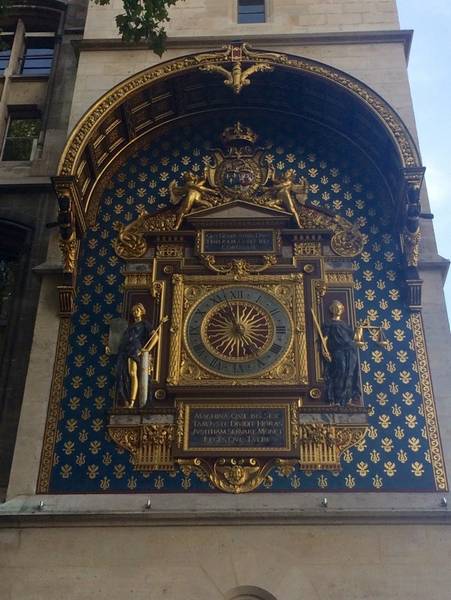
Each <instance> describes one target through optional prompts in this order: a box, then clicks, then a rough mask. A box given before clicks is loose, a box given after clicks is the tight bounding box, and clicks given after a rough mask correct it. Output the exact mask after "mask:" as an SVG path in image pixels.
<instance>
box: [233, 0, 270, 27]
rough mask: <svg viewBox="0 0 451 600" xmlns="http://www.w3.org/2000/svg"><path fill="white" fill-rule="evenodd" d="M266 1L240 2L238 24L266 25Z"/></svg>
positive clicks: (239, 0) (250, 0) (240, 0)
mask: <svg viewBox="0 0 451 600" xmlns="http://www.w3.org/2000/svg"><path fill="white" fill-rule="evenodd" d="M264 22H265V0H238V23H264Z"/></svg>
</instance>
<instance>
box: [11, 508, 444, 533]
mask: <svg viewBox="0 0 451 600" xmlns="http://www.w3.org/2000/svg"><path fill="white" fill-rule="evenodd" d="M208 525H214V526H217V525H222V526H242V525H253V526H259V525H260V526H271V525H278V526H280V525H282V526H283V525H290V526H293V525H297V526H302V525H304V526H311V525H323V526H324V525H451V514H450V513H449V512H447V511H446V509H439V508H437V509H435V510H405V511H393V510H392V511H390V510H373V511H369V510H361V511H330V510H325V509H323V510H322V511H320V510H315V511H307V510H289V511H283V510H281V511H276V510H267V511H262V510H254V511H250V510H249V511H243V510H236V509H235V510H229V511H227V512H225V511H205V512H202V513H201V512H192V511H152V510H150V511H147V510H142V511H141V512H128V511H123V512H110V513H108V512H75V511H74V512H70V513H69V512H67V513H62V512H60V513H51V512H49V513H45V512H33V513H26V514H18V513H15V514H14V513H10V514H7V513H6V514H1V515H0V529H16V528H18V529H22V528H28V527H31V528H36V527H136V526H140V527H143V526H144V527H162V526H171V527H173V526H179V527H194V526H208Z"/></svg>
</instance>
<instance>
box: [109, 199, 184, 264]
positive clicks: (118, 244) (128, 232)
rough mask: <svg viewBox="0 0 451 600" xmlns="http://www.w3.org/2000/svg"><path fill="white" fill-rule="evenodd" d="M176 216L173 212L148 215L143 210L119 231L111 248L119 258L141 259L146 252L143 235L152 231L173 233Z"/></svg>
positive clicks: (145, 242)
mask: <svg viewBox="0 0 451 600" xmlns="http://www.w3.org/2000/svg"><path fill="white" fill-rule="evenodd" d="M176 220H177V215H176V213H174V212H173V211H164V212H161V213H157V214H155V215H150V214H149V213H148V212H147V211H145V210H144V209H143V210H141V211H139V217H138V218H137V219H136V220H135V221H132V222H131V223H129V224H128V225H125V226H123V227H121V228H120V229H119V234H118V238H117V239H116V240H114V241H113V247H114V250H115V252H116V254H117V255H118V256H120V257H121V258H125V259H126V260H127V259H133V258H142V257H143V256H144V255H145V254H146V252H147V241H146V239H145V234H146V233H150V232H152V231H173V230H174V229H175V223H176Z"/></svg>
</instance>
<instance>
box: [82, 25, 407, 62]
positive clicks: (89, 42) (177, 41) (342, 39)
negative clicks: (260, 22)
mask: <svg viewBox="0 0 451 600" xmlns="http://www.w3.org/2000/svg"><path fill="white" fill-rule="evenodd" d="M238 37H239V40H240V41H243V42H248V43H252V44H253V45H255V46H257V47H258V45H259V44H262V45H264V46H265V47H269V46H293V45H294V46H326V45H329V46H330V45H343V44H402V45H403V46H404V54H405V57H406V60H407V61H408V60H409V54H410V47H411V43H412V37H413V31H412V30H411V29H400V30H387V31H383V30H381V31H349V32H330V33H279V34H265V35H241V36H238ZM234 41H237V36H236V35H222V36H196V37H192V36H187V37H185V36H180V37H179V36H177V37H175V36H174V37H169V38H168V40H167V42H166V47H167V49H168V50H171V49H176V48H184V49H187V50H191V49H196V48H215V47H219V46H221V45H224V44H229V43H230V42H234ZM73 45H74V47H75V48H77V49H78V50H79V51H80V50H81V51H84V52H89V51H91V52H92V51H105V50H149V47H148V45H147V44H146V43H144V42H140V43H138V44H130V43H125V42H123V41H122V40H120V39H111V38H110V39H102V38H99V39H85V40H82V41H74V42H73Z"/></svg>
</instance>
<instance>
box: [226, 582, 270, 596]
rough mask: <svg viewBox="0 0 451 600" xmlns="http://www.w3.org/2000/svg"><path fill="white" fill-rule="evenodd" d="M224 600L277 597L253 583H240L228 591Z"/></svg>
mask: <svg viewBox="0 0 451 600" xmlns="http://www.w3.org/2000/svg"><path fill="white" fill-rule="evenodd" d="M224 600H277V598H276V597H275V596H274V595H273V594H271V593H270V592H268V591H267V590H264V589H263V588H260V587H256V586H253V585H241V586H239V587H236V588H233V590H230V591H228V592H227V593H226V594H225V596H224Z"/></svg>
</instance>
